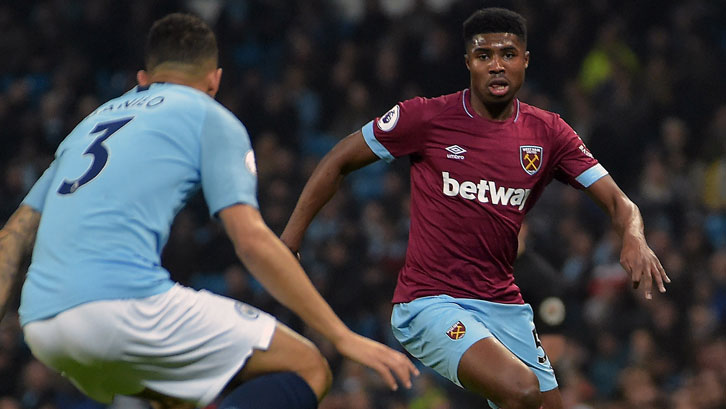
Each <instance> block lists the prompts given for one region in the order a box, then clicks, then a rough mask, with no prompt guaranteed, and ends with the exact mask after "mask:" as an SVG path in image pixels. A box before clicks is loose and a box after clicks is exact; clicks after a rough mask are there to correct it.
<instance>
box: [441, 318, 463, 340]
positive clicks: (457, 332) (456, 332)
mask: <svg viewBox="0 0 726 409" xmlns="http://www.w3.org/2000/svg"><path fill="white" fill-rule="evenodd" d="M465 334H466V327H465V326H464V324H462V323H461V321H456V324H454V325H452V326H451V328H449V330H448V331H446V335H448V337H449V338H451V339H453V340H454V341H457V340H460V339H462V338H464V335H465Z"/></svg>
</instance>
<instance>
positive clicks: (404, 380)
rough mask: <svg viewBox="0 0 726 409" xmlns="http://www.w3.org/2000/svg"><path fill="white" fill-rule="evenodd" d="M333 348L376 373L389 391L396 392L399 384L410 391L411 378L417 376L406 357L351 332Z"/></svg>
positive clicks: (416, 370)
mask: <svg viewBox="0 0 726 409" xmlns="http://www.w3.org/2000/svg"><path fill="white" fill-rule="evenodd" d="M335 347H336V349H337V350H338V352H340V353H341V355H343V356H345V357H346V358H349V359H351V360H353V361H355V362H358V363H360V364H362V365H365V366H367V367H369V368H371V369H373V370H375V371H376V372H378V373H379V374H380V375H381V377H382V378H383V380H384V381H385V382H386V384H387V385H388V386H389V387H390V388H391V390H394V391H395V390H398V383H399V382H400V383H401V384H402V385H403V386H404V387H406V388H408V389H410V388H411V385H412V384H411V378H412V377H414V376H418V375H419V371H418V369H416V367H415V366H414V365H413V362H411V360H410V359H408V357H406V355H404V354H402V353H401V352H398V351H396V350H394V349H392V348H389V347H387V346H385V345H383V344H381V343H380V342H376V341H373V340H371V339H368V338H366V337H363V336H361V335H358V334H356V333H354V332H352V331H351V332H350V335H349V336H346V337H345V338H342V339H340V340H339V341H338V342H337V343H336V345H335ZM394 375H395V376H394ZM396 379H398V382H397V381H396Z"/></svg>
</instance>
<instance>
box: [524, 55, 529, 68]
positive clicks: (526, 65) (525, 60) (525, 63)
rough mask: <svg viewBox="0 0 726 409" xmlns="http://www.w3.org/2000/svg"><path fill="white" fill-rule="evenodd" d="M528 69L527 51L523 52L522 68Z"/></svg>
mask: <svg viewBox="0 0 726 409" xmlns="http://www.w3.org/2000/svg"><path fill="white" fill-rule="evenodd" d="M527 67H529V51H525V52H524V68H527Z"/></svg>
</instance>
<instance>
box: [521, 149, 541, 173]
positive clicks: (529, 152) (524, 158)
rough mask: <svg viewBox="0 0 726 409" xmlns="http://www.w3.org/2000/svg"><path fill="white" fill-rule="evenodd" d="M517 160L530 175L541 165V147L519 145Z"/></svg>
mask: <svg viewBox="0 0 726 409" xmlns="http://www.w3.org/2000/svg"><path fill="white" fill-rule="evenodd" d="M519 162H520V163H521V164H522V168H523V169H524V171H525V172H527V173H528V174H530V175H534V174H535V173H537V172H538V171H539V168H540V167H541V166H542V147H541V146H531V145H527V146H520V147H519Z"/></svg>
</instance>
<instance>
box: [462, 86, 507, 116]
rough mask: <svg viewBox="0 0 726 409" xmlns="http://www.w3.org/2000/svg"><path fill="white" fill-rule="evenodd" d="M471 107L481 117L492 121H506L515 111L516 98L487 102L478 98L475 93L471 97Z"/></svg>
mask: <svg viewBox="0 0 726 409" xmlns="http://www.w3.org/2000/svg"><path fill="white" fill-rule="evenodd" d="M469 102H470V103H471V107H472V108H473V109H474V112H476V113H477V114H479V116H480V117H482V118H485V119H490V120H492V121H506V120H507V119H509V118H510V117H511V116H512V113H514V100H509V101H506V102H502V103H498V104H494V103H492V104H485V103H484V102H482V100H481V99H479V98H477V97H476V96H475V95H474V94H473V93H471V97H470V98H469Z"/></svg>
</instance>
